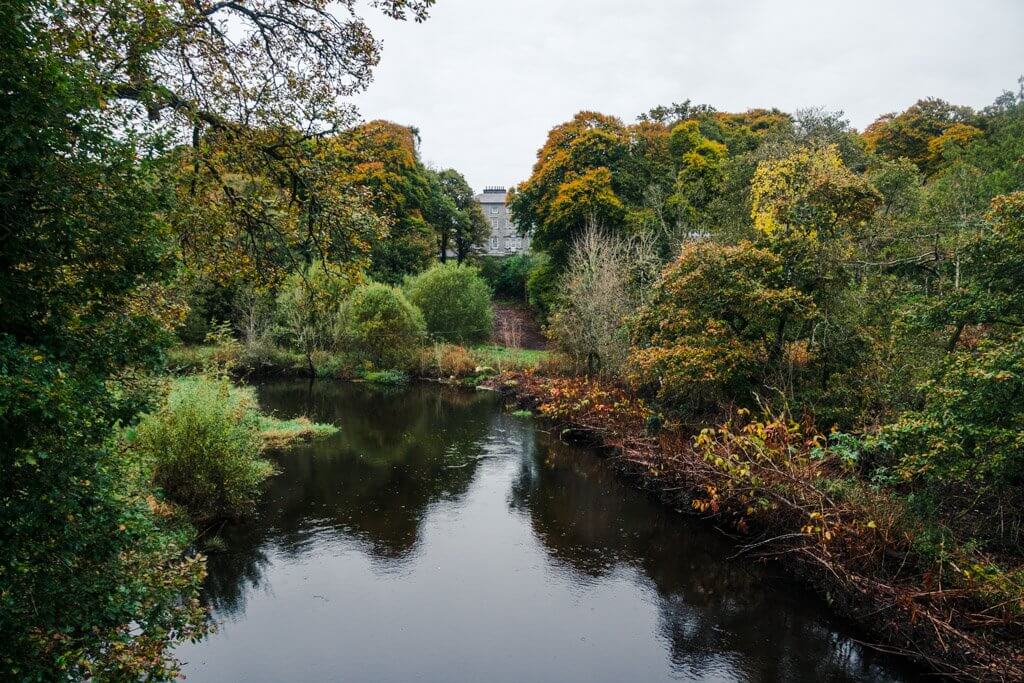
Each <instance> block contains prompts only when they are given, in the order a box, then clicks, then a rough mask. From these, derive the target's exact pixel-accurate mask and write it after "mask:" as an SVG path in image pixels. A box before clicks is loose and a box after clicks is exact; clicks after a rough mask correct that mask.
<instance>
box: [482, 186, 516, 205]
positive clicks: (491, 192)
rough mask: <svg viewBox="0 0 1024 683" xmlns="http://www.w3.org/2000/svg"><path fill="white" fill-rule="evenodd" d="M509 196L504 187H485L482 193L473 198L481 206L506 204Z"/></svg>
mask: <svg viewBox="0 0 1024 683" xmlns="http://www.w3.org/2000/svg"><path fill="white" fill-rule="evenodd" d="M507 196H508V193H507V192H505V188H504V187H485V188H484V191H483V192H482V193H480V194H478V195H476V196H474V197H473V198H474V199H475V200H477V201H478V202H480V203H481V204H504V203H505V198H506V197H507Z"/></svg>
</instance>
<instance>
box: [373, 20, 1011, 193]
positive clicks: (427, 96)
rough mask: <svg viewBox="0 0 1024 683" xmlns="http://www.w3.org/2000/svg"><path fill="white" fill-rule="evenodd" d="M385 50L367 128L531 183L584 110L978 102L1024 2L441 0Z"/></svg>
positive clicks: (993, 89) (998, 81) (999, 81)
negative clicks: (559, 129) (554, 137)
mask: <svg viewBox="0 0 1024 683" xmlns="http://www.w3.org/2000/svg"><path fill="white" fill-rule="evenodd" d="M367 19H368V20H369V21H370V24H371V26H372V27H373V28H374V32H375V35H376V36H377V37H378V38H380V39H382V40H383V42H384V49H383V56H382V59H381V64H380V66H379V67H378V69H377V71H376V75H375V79H374V82H373V83H372V84H371V85H370V88H369V90H368V91H367V92H366V93H365V94H363V95H361V96H360V97H358V98H357V100H356V103H357V104H358V106H359V108H360V110H361V113H362V116H363V118H365V119H368V120H369V119H375V118H384V119H390V120H393V121H396V122H398V123H402V124H405V125H414V126H417V127H418V128H419V129H420V132H421V135H422V138H423V146H422V154H423V159H424V161H425V162H426V163H428V164H432V165H435V166H438V167H442V168H447V167H451V168H455V169H458V170H459V171H461V172H462V173H463V174H465V176H466V178H467V180H469V183H470V184H471V185H472V186H473V187H474V188H476V189H477V190H479V189H481V188H482V187H483V186H484V185H506V186H511V185H514V184H516V183H518V182H520V181H522V180H524V179H525V178H527V177H528V176H529V174H530V169H531V167H532V165H533V162H534V159H535V156H536V152H537V149H538V148H539V147H540V146H541V144H543V142H544V139H545V137H546V135H547V131H548V130H549V129H550V128H551V127H552V126H554V125H555V124H558V123H560V122H562V121H565V120H567V119H569V118H570V117H572V115H573V114H574V113H576V112H577V111H580V110H583V109H591V110H596V111H600V112H603V113H606V114H614V115H616V116H619V117H621V118H622V119H623V120H624V121H625V122H627V123H629V122H632V121H633V120H635V118H636V115H637V114H639V113H640V112H644V111H647V110H648V109H650V108H651V107H653V106H655V105H658V104H669V103H671V102H673V101H675V102H680V101H683V100H685V99H687V98H689V99H691V100H692V101H693V102H694V103H706V104H710V105H712V106H714V107H715V108H717V109H719V110H723V111H742V110H745V109H748V108H752V107H772V106H775V107H779V108H780V109H782V110H784V111H793V110H794V109H797V108H800V107H809V106H823V107H826V108H827V109H830V110H838V109H841V110H843V111H844V112H846V116H847V118H849V120H850V122H851V123H852V124H853V125H854V126H855V127H857V128H863V127H864V126H866V125H867V124H869V123H870V122H871V121H873V120H874V119H875V118H876V117H877V116H878V115H880V114H883V113H885V112H888V111H895V110H901V109H904V108H906V107H907V106H908V105H910V104H912V103H913V102H915V101H916V100H917V99H919V98H921V97H927V96H935V97H942V98H944V99H947V100H949V101H951V102H954V103H957V104H967V105H971V106H974V107H981V106H984V105H987V104H990V103H991V102H992V100H994V99H995V98H996V97H997V96H998V95H999V94H1000V93H1001V92H1002V91H1003V90H1006V89H1013V90H1015V89H1016V82H1017V77H1018V76H1020V75H1022V74H1024V0H927V1H924V0H920V1H919V0H883V1H878V0H845V1H843V2H838V1H835V0H792V1H789V0H787V1H782V0H778V1H771V2H769V1H768V0H745V1H744V0H702V1H698V0H660V1H658V0H438V2H437V4H436V5H435V6H434V8H433V10H432V11H431V16H430V18H429V19H428V20H427V21H426V23H423V24H415V23H412V22H392V21H389V20H385V19H382V18H378V17H375V16H373V13H372V12H367Z"/></svg>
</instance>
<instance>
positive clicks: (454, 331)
mask: <svg viewBox="0 0 1024 683" xmlns="http://www.w3.org/2000/svg"><path fill="white" fill-rule="evenodd" d="M405 288H406V291H407V292H408V293H409V300H410V301H411V302H412V303H413V304H414V305H415V306H416V307H417V308H419V309H420V311H422V312H423V318H424V320H425V321H426V324H427V331H428V332H429V333H430V335H431V336H432V337H433V338H434V339H437V340H440V341H450V342H473V341H482V340H484V339H487V338H488V337H489V336H490V334H491V328H492V327H493V324H494V313H493V311H492V309H491V291H490V289H489V288H488V287H487V283H486V282H484V280H483V278H481V277H480V272H479V271H478V270H477V269H476V268H473V267H470V266H466V265H462V264H454V263H442V264H437V265H435V266H433V267H432V268H430V270H427V271H426V272H424V273H421V274H420V275H417V276H415V277H413V278H410V279H409V280H408V281H407V282H406V285H405Z"/></svg>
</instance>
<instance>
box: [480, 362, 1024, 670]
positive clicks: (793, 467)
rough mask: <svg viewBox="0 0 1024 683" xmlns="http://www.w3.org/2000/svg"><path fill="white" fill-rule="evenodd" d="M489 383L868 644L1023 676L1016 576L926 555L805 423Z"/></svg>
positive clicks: (898, 507) (898, 509) (532, 383)
mask: <svg viewBox="0 0 1024 683" xmlns="http://www.w3.org/2000/svg"><path fill="white" fill-rule="evenodd" d="M491 385H492V387H493V388H495V389H498V390H500V391H502V392H504V393H505V394H507V395H510V396H513V397H514V398H515V399H516V401H517V402H518V403H519V404H520V405H521V406H524V407H529V408H532V409H533V410H535V411H537V412H538V413H540V414H541V415H542V416H544V417H546V418H548V419H550V420H551V421H552V422H553V423H554V424H556V425H558V426H560V427H561V428H562V429H563V435H566V436H568V435H570V434H576V435H578V436H581V437H584V438H586V439H588V440H589V441H591V442H593V443H595V444H596V445H598V446H601V447H603V448H606V449H608V450H609V452H611V453H612V456H611V457H612V458H613V459H614V462H615V463H616V465H617V466H619V467H620V469H622V470H623V471H624V472H626V473H628V474H630V475H632V476H633V477H634V478H635V479H636V480H637V481H638V482H639V483H641V484H642V485H643V486H645V487H646V488H648V489H649V490H651V491H652V492H654V493H656V494H657V495H658V496H659V497H661V498H662V499H663V500H665V501H666V502H669V503H671V504H673V505H676V506H683V507H686V508H688V509H690V510H692V511H693V512H694V513H696V514H698V515H700V516H702V517H705V518H708V519H712V520H715V522H716V524H717V525H718V526H720V527H727V528H729V529H732V530H734V531H735V533H736V534H737V536H738V538H739V543H740V544H741V545H740V548H739V552H738V553H737V554H738V555H741V554H742V555H753V556H757V557H759V558H765V559H768V558H771V559H774V560H778V561H780V562H783V563H786V565H787V567H788V568H790V569H792V570H793V571H796V572H798V573H800V574H801V575H803V576H804V577H805V578H807V579H808V580H809V581H810V582H811V583H812V584H813V585H814V586H815V587H816V588H817V589H818V590H819V591H820V592H821V593H822V594H823V595H824V596H825V597H826V599H828V600H829V601H830V603H832V605H833V606H834V607H835V608H836V609H837V610H838V611H840V612H841V613H843V614H844V615H846V616H848V617H851V618H853V619H855V620H857V621H858V622H859V623H861V624H862V625H863V626H864V627H866V628H867V629H868V630H869V631H870V632H871V633H872V634H873V635H874V637H875V638H876V639H877V640H878V641H879V642H877V643H868V644H869V645H871V646H872V647H875V648H877V649H880V650H883V651H887V652H892V653H896V654H899V655H904V656H909V657H911V658H913V659H915V660H917V661H919V662H921V663H923V664H925V665H927V666H928V667H930V668H931V669H933V670H934V671H936V672H938V673H941V674H944V675H946V676H949V677H951V678H954V679H958V680H982V681H1020V680H1024V647H1022V640H1024V596H1022V595H1021V593H1020V590H1019V586H1018V584H1017V583H1016V582H1013V581H1010V580H1008V579H1007V578H1006V577H1007V576H1009V575H1012V573H1010V572H1005V571H996V570H994V569H993V567H994V566H995V564H994V562H993V561H992V559H991V558H988V557H985V556H984V555H982V554H981V553H978V552H972V551H970V550H956V551H951V552H947V553H945V554H943V556H942V558H941V559H940V560H937V559H936V558H935V557H932V556H927V555H926V554H924V553H922V552H921V551H920V545H919V544H918V543H916V542H915V541H916V539H918V538H920V537H922V535H924V534H926V533H927V529H925V528H924V523H923V522H922V521H920V520H918V519H915V516H914V515H912V514H909V513H908V511H907V509H906V507H905V505H903V504H902V503H901V500H900V498H899V497H898V496H895V495H892V494H891V493H890V492H888V491H886V490H884V489H877V488H874V487H871V486H869V485H868V484H867V483H866V482H864V481H863V480H862V479H861V478H860V477H859V476H858V475H857V473H856V472H855V471H854V469H853V466H852V465H851V463H849V462H847V461H845V460H844V459H843V458H842V454H841V453H837V452H834V451H833V449H830V448H829V447H828V442H827V439H826V438H825V437H824V436H823V435H822V434H820V433H818V432H816V431H815V430H814V428H813V426H811V425H810V423H809V421H803V422H801V421H798V420H793V419H792V418H791V417H789V416H787V415H784V414H775V413H772V412H771V411H770V410H767V409H765V410H764V411H763V412H762V413H760V414H756V415H755V414H751V413H750V412H749V411H745V410H736V411H732V412H731V413H730V414H728V415H727V416H726V418H725V419H724V420H723V421H722V422H721V423H720V424H719V425H717V426H716V427H713V428H708V429H704V430H702V431H696V432H695V431H692V430H684V429H683V428H682V427H680V426H679V425H677V424H664V425H662V424H660V421H659V418H658V416H656V415H655V413H653V412H652V411H651V410H649V409H648V408H647V407H646V406H645V405H644V403H643V402H642V401H640V400H639V399H637V398H635V397H632V396H630V395H629V394H628V393H627V392H625V391H623V390H622V389H619V388H615V387H609V386H606V385H602V384H601V383H599V382H596V381H591V380H586V379H581V378H552V377H541V376H538V375H534V374H530V373H517V374H507V375H504V376H501V377H499V378H496V379H494V380H492V381H491ZM1004 560H1005V558H1004ZM1018 560H1019V558H1018ZM1018 566H1019V563H1018Z"/></svg>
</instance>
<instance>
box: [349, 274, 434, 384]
mask: <svg viewBox="0 0 1024 683" xmlns="http://www.w3.org/2000/svg"><path fill="white" fill-rule="evenodd" d="M341 318H342V322H341V328H342V337H343V339H344V340H345V342H346V344H345V345H346V346H347V347H350V348H351V349H352V350H354V351H355V352H356V354H358V355H359V356H360V357H362V358H365V359H366V360H369V361H370V362H371V363H372V364H373V365H374V366H375V367H377V368H383V369H400V368H408V367H411V366H412V365H413V364H414V363H415V361H416V358H417V353H418V351H419V349H420V348H421V347H422V346H423V343H424V341H425V340H426V324H425V323H424V321H423V314H422V313H420V311H419V309H418V308H416V307H415V306H413V305H412V304H411V303H409V300H408V299H406V298H405V295H404V294H403V293H402V292H401V290H399V289H397V288H395V287H389V286H387V285H383V284H377V283H371V284H367V285H363V286H361V287H358V288H356V290H355V291H354V292H353V293H352V296H351V297H350V298H349V300H348V301H347V302H346V303H345V305H344V307H343V308H342V312H341Z"/></svg>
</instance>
